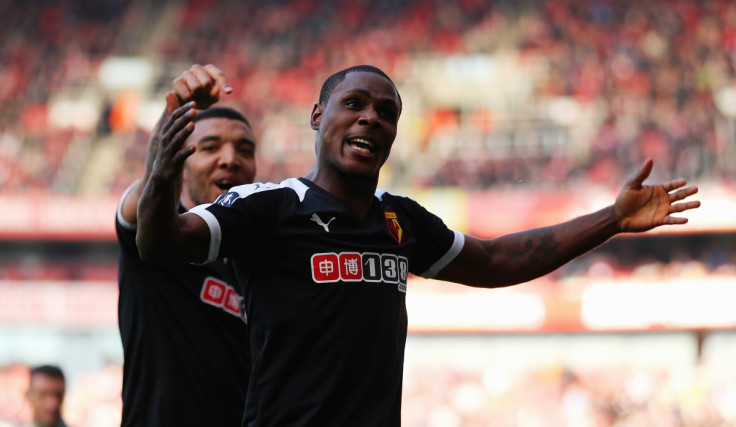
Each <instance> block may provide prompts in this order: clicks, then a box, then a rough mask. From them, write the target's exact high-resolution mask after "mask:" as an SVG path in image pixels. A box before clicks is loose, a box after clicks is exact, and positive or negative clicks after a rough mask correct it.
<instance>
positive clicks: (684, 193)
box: [665, 179, 698, 203]
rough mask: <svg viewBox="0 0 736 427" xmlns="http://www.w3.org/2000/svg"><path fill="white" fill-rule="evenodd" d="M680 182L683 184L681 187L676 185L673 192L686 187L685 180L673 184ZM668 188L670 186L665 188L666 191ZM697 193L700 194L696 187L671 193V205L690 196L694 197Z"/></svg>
mask: <svg viewBox="0 0 736 427" xmlns="http://www.w3.org/2000/svg"><path fill="white" fill-rule="evenodd" d="M680 181H681V183H680V184H679V185H676V186H675V187H674V188H672V190H674V189H675V188H679V187H682V186H683V185H685V180H684V179H683V180H677V181H673V182H672V183H678V182H680ZM672 183H670V184H672ZM667 188H668V186H665V190H667ZM672 190H667V191H668V192H669V191H672ZM697 192H698V187H696V186H692V187H686V188H683V189H681V190H677V191H675V192H674V193H670V195H669V197H670V203H672V202H676V201H678V200H682V199H685V198H687V197H690V196H692V195H693V194H695V193H697Z"/></svg>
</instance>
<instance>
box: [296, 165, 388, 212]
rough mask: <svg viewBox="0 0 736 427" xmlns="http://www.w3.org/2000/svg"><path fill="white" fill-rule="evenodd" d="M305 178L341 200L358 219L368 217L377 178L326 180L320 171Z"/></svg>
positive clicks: (313, 172) (336, 178)
mask: <svg viewBox="0 0 736 427" xmlns="http://www.w3.org/2000/svg"><path fill="white" fill-rule="evenodd" d="M305 178H307V179H309V180H311V181H312V182H313V183H314V184H316V185H317V186H319V187H321V188H322V189H323V190H325V191H327V192H329V193H331V194H332V195H334V196H335V197H337V198H338V199H340V200H342V201H343V202H344V203H345V204H347V205H348V206H350V208H351V209H352V210H353V212H355V214H356V215H357V216H358V217H359V218H365V216H366V215H368V211H369V210H370V208H371V205H372V204H373V196H374V194H375V193H376V187H377V186H378V177H376V178H362V177H354V176H340V177H330V178H328V177H325V176H324V174H321V173H320V170H313V171H312V172H310V173H308V174H307V175H306V176H305Z"/></svg>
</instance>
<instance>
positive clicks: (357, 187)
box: [138, 72, 700, 288]
mask: <svg viewBox="0 0 736 427" xmlns="http://www.w3.org/2000/svg"><path fill="white" fill-rule="evenodd" d="M191 108H192V106H184V107H182V108H180V109H178V110H176V111H175V112H174V114H173V115H172V119H171V120H169V122H168V123H167V124H166V126H165V132H164V134H163V135H164V137H163V138H162V142H161V145H162V149H161V150H160V151H159V153H158V157H157V160H156V164H155V165H154V170H153V173H152V175H151V179H150V180H149V182H148V184H147V185H146V188H145V190H144V192H143V195H142V197H141V203H140V205H139V211H138V217H139V229H138V247H139V250H140V252H141V256H142V257H144V259H146V260H151V261H156V262H162V263H182V262H197V261H201V260H203V259H205V258H206V255H207V249H208V245H209V229H208V228H207V225H206V224H205V222H204V220H202V219H201V218H200V217H199V216H197V215H194V214H183V215H177V214H176V212H175V206H174V205H173V202H172V200H173V197H172V194H171V191H170V190H169V189H171V188H172V187H173V186H174V184H175V182H176V178H177V177H178V176H180V175H181V174H180V170H181V167H182V164H183V162H184V159H186V156H187V155H189V154H190V151H189V149H187V148H184V147H183V141H184V140H185V139H186V136H187V135H188V134H189V133H190V132H191V131H192V129H193V126H194V124H193V123H192V122H191V118H192V117H193V111H192V110H191ZM400 114H401V103H400V101H399V97H398V94H397V93H396V90H395V88H394V86H393V85H392V84H391V82H389V81H388V80H387V79H385V78H384V77H382V76H380V75H378V74H375V73H370V72H352V73H349V74H348V75H347V76H346V78H345V80H344V81H343V82H342V83H340V84H339V85H338V86H337V87H336V88H335V89H334V90H333V92H332V94H331V96H330V98H329V99H328V101H327V102H326V105H321V104H315V106H314V108H313V110H312V115H311V126H312V129H314V130H315V132H316V135H315V145H316V154H317V163H316V166H315V168H314V169H313V170H312V172H310V173H309V174H308V175H307V178H309V179H311V180H312V181H313V182H314V183H315V184H317V185H318V186H320V187H322V188H323V189H325V190H326V191H328V192H330V193H332V194H333V195H335V196H336V197H338V198H339V199H341V200H343V201H344V202H345V203H346V204H348V205H349V206H350V207H351V208H352V209H353V211H354V212H355V213H356V215H358V216H359V217H365V215H366V214H367V212H368V209H369V208H370V206H371V204H372V203H373V197H374V193H375V190H376V186H377V185H378V177H379V172H380V169H381V167H382V166H383V164H384V163H385V162H386V159H388V156H389V153H390V152H391V146H392V145H393V142H394V139H395V138H396V129H397V124H398V119H399V116H400ZM652 167H653V161H652V160H651V159H649V160H647V161H646V162H645V163H644V165H643V166H642V168H641V170H640V171H639V172H638V173H637V174H635V175H634V176H632V177H631V178H630V179H629V180H628V181H627V182H626V184H625V185H624V187H623V188H622V190H621V191H620V193H619V195H618V197H617V198H616V201H615V203H614V204H612V205H610V206H608V207H606V208H603V209H601V210H599V211H597V212H594V213H591V214H588V215H584V216H581V217H578V218H575V219H573V220H570V221H567V222H564V223H561V224H557V225H552V226H549V227H542V228H536V229H531V230H526V231H520V232H517V233H512V234H507V235H503V236H499V237H496V238H493V239H480V238H477V237H474V236H470V235H466V236H465V245H464V247H463V249H462V250H461V252H460V254H459V255H458V256H457V257H456V258H455V259H454V260H452V261H451V262H450V263H449V264H448V265H447V266H446V267H445V268H444V269H443V270H442V271H440V272H439V273H438V275H437V276H436V278H437V279H440V280H445V281H451V282H457V283H462V284H465V285H469V286H477V287H488V288H492V287H501V286H509V285H513V284H518V283H523V282H527V281H529V280H532V279H534V278H537V277H540V276H542V275H544V274H547V273H549V272H551V271H553V270H554V269H556V268H558V267H560V266H562V265H563V264H565V263H566V262H568V261H570V260H572V259H573V258H575V257H577V256H580V255H582V254H584V253H586V252H588V251H590V250H591V249H593V248H595V247H597V246H599V245H601V244H602V243H604V242H606V241H607V240H608V239H610V238H611V237H613V236H615V235H617V234H619V233H631V232H643V231H647V230H650V229H652V228H655V227H659V226H662V225H679V224H685V223H687V218H681V217H675V216H672V215H671V214H674V213H679V212H684V211H687V210H690V209H695V208H697V207H699V206H700V202H699V201H683V200H684V199H686V198H687V197H689V196H692V195H693V194H695V193H697V191H698V189H697V187H695V186H690V187H685V185H686V181H685V180H683V179H676V180H673V181H669V182H667V183H664V184H660V185H644V181H645V180H646V178H647V177H648V176H649V174H650V172H651V170H652Z"/></svg>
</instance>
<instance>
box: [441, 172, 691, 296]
mask: <svg viewBox="0 0 736 427" xmlns="http://www.w3.org/2000/svg"><path fill="white" fill-rule="evenodd" d="M652 165H653V162H652V160H651V159H649V160H647V161H646V162H645V163H644V166H643V167H642V168H641V170H640V171H639V172H638V173H637V174H636V175H634V176H633V177H631V179H629V180H628V181H627V182H626V184H625V186H624V188H623V189H622V190H621V192H620V193H619V195H618V197H617V198H616V202H615V203H614V204H613V205H611V206H608V207H606V208H603V209H601V210H599V211H597V212H594V213H591V214H588V215H584V216H581V217H578V218H575V219H573V220H571V221H567V222H564V223H561V224H557V225H553V226H549V227H542V228H535V229H532V230H527V231H521V232H518V233H512V234H507V235H503V236H500V237H497V238H494V239H488V240H482V239H478V238H475V237H473V236H466V241H465V246H464V247H463V249H462V251H461V252H460V254H459V255H458V256H457V257H456V258H455V259H454V260H453V261H452V262H451V263H450V264H448V265H447V267H445V268H444V269H443V270H442V271H441V272H440V273H439V274H438V275H437V278H438V279H440V280H448V281H453V282H458V283H463V284H466V285H470V286H478V287H500V286H509V285H514V284H518V283H523V282H527V281H529V280H532V279H535V278H537V277H540V276H543V275H545V274H547V273H549V272H551V271H553V270H555V269H557V268H559V267H560V266H562V265H564V264H565V263H567V262H569V261H570V260H572V259H573V258H576V257H578V256H580V255H582V254H584V253H586V252H588V251H590V250H591V249H593V248H595V247H597V246H599V245H601V244H602V243H604V242H606V241H607V240H608V239H610V238H611V237H613V236H615V235H616V234H618V233H626V232H642V231H647V230H651V229H652V228H655V227H659V226H661V225H675V224H685V223H686V222H687V218H679V217H673V216H671V214H673V213H677V212H683V211H686V210H689V209H695V208H697V207H699V206H700V202H699V201H685V202H681V203H677V202H680V201H681V200H683V199H685V198H687V197H689V196H691V195H693V194H695V193H697V191H698V188H697V187H695V186H691V187H684V186H685V184H686V181H685V180H684V179H677V180H673V181H670V182H667V183H665V184H661V185H644V180H645V179H646V178H647V177H648V176H649V173H650V172H651V171H652Z"/></svg>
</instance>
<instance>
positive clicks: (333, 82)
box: [319, 65, 402, 105]
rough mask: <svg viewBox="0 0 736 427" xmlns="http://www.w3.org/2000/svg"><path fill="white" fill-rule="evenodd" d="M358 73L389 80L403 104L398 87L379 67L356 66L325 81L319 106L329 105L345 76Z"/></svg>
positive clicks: (320, 92)
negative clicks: (374, 75) (334, 91)
mask: <svg viewBox="0 0 736 427" xmlns="http://www.w3.org/2000/svg"><path fill="white" fill-rule="evenodd" d="M357 71H364V72H368V73H374V74H378V75H379V76H381V77H384V78H385V79H386V80H388V81H389V82H390V83H391V86H393V87H394V90H395V91H396V96H397V97H398V98H399V104H402V102H401V95H399V90H398V89H396V85H395V84H394V82H393V80H391V78H390V77H389V76H388V75H387V74H386V73H384V72H383V71H381V70H380V69H379V68H378V67H374V66H373V65H354V66H352V67H349V68H346V69H344V70H341V71H338V72H336V73H335V74H333V75H331V76H330V77H328V78H327V80H325V82H324V83H323V84H322V90H320V91H319V104H320V105H325V104H327V101H329V99H330V96H331V95H332V91H333V90H335V88H336V87H337V85H339V84H340V83H342V81H343V80H345V76H347V75H348V74H350V73H353V72H357Z"/></svg>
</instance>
